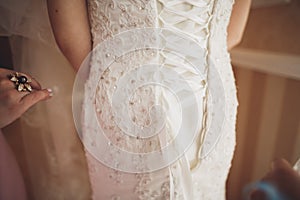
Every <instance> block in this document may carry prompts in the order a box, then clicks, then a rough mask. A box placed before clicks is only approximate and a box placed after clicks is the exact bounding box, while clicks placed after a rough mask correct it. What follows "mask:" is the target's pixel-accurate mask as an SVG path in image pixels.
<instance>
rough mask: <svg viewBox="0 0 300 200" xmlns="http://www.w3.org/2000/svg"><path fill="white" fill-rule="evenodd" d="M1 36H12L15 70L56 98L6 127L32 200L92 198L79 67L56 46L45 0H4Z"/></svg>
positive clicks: (0, 2) (0, 6)
mask: <svg viewBox="0 0 300 200" xmlns="http://www.w3.org/2000/svg"><path fill="white" fill-rule="evenodd" d="M0 36H6V37H9V40H10V44H11V50H12V59H13V64H14V66H13V67H14V70H16V71H21V72H25V73H28V74H30V75H32V76H33V77H34V78H36V79H37V80H39V81H40V83H41V84H42V86H43V87H45V88H51V89H53V91H54V97H53V98H52V99H51V100H49V101H48V102H42V103H39V104H38V105H36V106H34V107H33V108H32V109H30V110H29V111H28V112H26V113H25V114H24V116H22V117H21V118H20V119H19V120H18V121H16V122H15V123H13V124H12V125H10V126H9V127H7V128H6V129H5V130H4V132H5V136H6V138H7V140H8V142H9V143H10V145H11V146H12V148H13V151H14V152H15V154H16V157H17V160H18V163H19V164H20V166H21V170H22V173H23V175H24V179H25V184H26V187H27V188H26V189H27V192H28V198H29V199H37V200H41V199H51V200H55V199H89V198H90V193H91V191H90V186H89V180H88V171H87V166H86V161H85V156H84V151H83V148H82V145H81V143H80V141H79V139H78V136H77V132H76V130H75V126H74V122H73V118H72V109H71V101H72V87H73V81H74V78H75V73H74V70H73V69H72V68H71V66H70V64H69V63H68V62H67V61H66V59H65V58H64V56H63V55H62V54H61V52H60V51H59V49H58V48H57V46H56V44H55V40H54V37H53V34H52V30H51V26H50V23H49V19H48V13H47V5H46V0H0Z"/></svg>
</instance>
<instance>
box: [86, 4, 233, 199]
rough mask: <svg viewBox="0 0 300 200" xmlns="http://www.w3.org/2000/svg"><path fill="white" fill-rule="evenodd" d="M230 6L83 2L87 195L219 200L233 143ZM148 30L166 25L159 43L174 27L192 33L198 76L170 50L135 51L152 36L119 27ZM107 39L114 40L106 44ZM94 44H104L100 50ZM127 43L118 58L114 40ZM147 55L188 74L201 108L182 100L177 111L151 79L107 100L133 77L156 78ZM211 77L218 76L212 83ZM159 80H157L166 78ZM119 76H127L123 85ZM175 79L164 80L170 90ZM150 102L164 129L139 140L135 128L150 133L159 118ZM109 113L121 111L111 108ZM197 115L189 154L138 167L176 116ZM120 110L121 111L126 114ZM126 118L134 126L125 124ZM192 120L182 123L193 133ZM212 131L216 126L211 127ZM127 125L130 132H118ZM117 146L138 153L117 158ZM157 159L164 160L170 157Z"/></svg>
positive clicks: (170, 132) (174, 125)
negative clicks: (89, 49)
mask: <svg viewBox="0 0 300 200" xmlns="http://www.w3.org/2000/svg"><path fill="white" fill-rule="evenodd" d="M232 3H233V2H232V0H223V1H221V0H139V1H137V0H122V1H119V0H89V1H88V10H89V15H90V24H91V32H92V37H93V44H94V45H93V46H94V48H95V50H94V51H93V53H92V54H91V57H90V58H91V60H90V63H89V65H90V73H89V77H88V80H87V82H86V84H85V95H84V104H83V117H82V122H83V123H82V138H83V140H85V141H86V142H85V147H86V156H87V161H88V166H89V174H90V181H91V185H92V190H93V199H130V200H132V199H186V200H190V199H214V200H215V199H224V198H225V184H226V178H227V175H228V172H229V169H230V166H231V160H232V156H233V152H234V146H235V119H236V107H237V100H236V88H235V84H234V77H233V73H232V69H231V65H230V59H229V54H228V52H227V47H226V38H227V32H226V29H227V25H228V22H229V17H230V13H231V8H232ZM149 27H152V28H155V27H156V28H167V29H168V31H169V32H168V33H167V34H166V35H165V36H166V37H167V39H166V41H170V40H172V39H174V37H172V36H173V35H172V33H171V32H174V33H183V34H185V37H186V36H187V37H189V38H191V39H192V40H193V41H194V42H195V43H196V45H198V46H199V47H200V50H199V52H193V53H196V54H197V55H199V60H200V61H201V65H202V68H201V70H202V71H201V70H200V71H201V76H200V75H199V74H197V73H196V72H195V71H193V69H192V68H189V65H188V64H187V63H185V62H184V60H183V59H180V58H179V57H176V56H174V55H172V54H171V53H169V52H166V51H157V50H153V49H152V48H150V47H147V48H144V49H138V48H137V46H138V44H139V43H145V40H147V39H149V37H148V36H147V31H144V32H143V31H141V32H139V31H138V33H140V34H137V35H134V33H136V32H132V34H127V35H126V34H125V35H122V37H118V36H117V35H118V34H120V33H123V32H124V31H128V30H136V29H137V28H149ZM151 30H152V31H153V29H148V33H149V32H151ZM156 30H157V29H156ZM155 33H156V32H155ZM143 34H144V35H143ZM126 37H127V38H126ZM107 39H108V40H109V39H113V40H110V42H105V41H107ZM155 41H156V40H154V43H155ZM146 43H147V42H146ZM147 44H148V43H147ZM99 45H100V46H101V45H102V46H101V48H99ZM126 45H127V46H126ZM178 45H179V46H180V47H181V48H183V49H187V51H189V48H192V46H189V45H187V44H181V43H178ZM124 46H125V47H126V48H127V50H128V51H127V52H125V54H124V55H121V56H117V54H118V52H117V51H118V50H119V49H120V48H121V47H122V48H123V49H124ZM146 46H147V45H146ZM126 48H125V49H126ZM135 48H137V49H135ZM130 49H135V50H134V51H130ZM121 53H124V52H121ZM181 54H184V53H182V52H181ZM184 56H186V55H184ZM105 60H109V61H111V63H109V64H108V62H109V61H107V62H106V61H105ZM153 62H154V63H156V62H158V63H160V64H162V65H163V67H165V68H166V69H171V70H173V71H175V72H176V73H175V74H180V75H181V76H182V77H183V78H184V80H186V83H188V85H189V86H190V88H192V91H194V94H195V98H196V101H197V102H198V105H199V106H198V107H197V110H189V107H187V108H184V109H185V110H180V106H179V107H178V103H176V102H178V101H177V100H178V99H177V100H176V98H174V97H173V96H174V94H173V93H172V92H167V91H165V90H163V89H161V88H160V87H157V85H155V84H152V85H151V84H150V85H148V86H145V87H138V89H136V91H135V92H134V94H132V96H130V98H128V99H127V100H128V102H127V101H126V99H122V95H121V96H118V97H117V99H118V100H117V101H116V102H115V103H116V104H114V100H115V99H116V97H115V96H114V93H116V92H117V91H122V89H123V91H125V90H126V89H127V90H126V91H127V92H128V91H129V90H130V88H129V87H130V86H129V85H130V84H134V83H136V82H138V83H142V82H141V80H139V79H143V80H144V79H147V80H148V81H153V77H154V76H155V73H154V72H153V73H151V70H152V69H153V68H155V67H153V66H152V68H151V66H150V67H149V65H148V64H149V63H153ZM105 65H107V67H106V66H105ZM99 66H100V67H99ZM141 66H143V67H141ZM196 67H197V66H196ZM147 70H149V71H147ZM146 71H147V72H148V73H146ZM128 74H129V76H128ZM141 74H142V75H141ZM144 74H147V75H144ZM149 74H150V75H149ZM210 74H211V76H210ZM212 74H214V75H216V76H219V80H218V79H217V78H215V77H214V76H213V75H212ZM151 75H152V76H153V77H151ZM160 75H161V74H160ZM163 75H164V74H163ZM124 77H125V78H124ZM126 77H129V79H126ZM166 77H167V76H166ZM166 77H163V78H161V79H160V80H165V79H166ZM156 78H157V77H156ZM167 78H170V76H168V77H167ZM126 80H127V81H128V82H127V83H126V82H124V81H126ZM155 80H158V79H155ZM122 81H123V82H122ZM139 81H140V82H139ZM171 81H172V80H171ZM173 81H176V80H175V79H174V80H173ZM217 81H219V82H220V83H221V87H219V88H218V87H217V86H214V82H217ZM172 84H173V83H172V82H171V84H170V87H172ZM174 84H175V83H174ZM120 88H121V89H120ZM169 89H170V88H169ZM171 89H172V88H171ZM173 89H174V88H173ZM209 89H211V90H216V94H215V95H213V94H211V91H209ZM222 91H223V93H222ZM128 93H129V92H128ZM212 93H214V92H212ZM175 96H176V95H175ZM180 100H181V99H180V98H179V101H180ZM220 102H221V103H220ZM222 102H224V103H223V104H222ZM122 103H123V104H122ZM157 104H159V105H163V107H164V111H166V113H165V115H164V116H166V117H165V118H163V119H161V120H162V121H163V122H165V124H164V126H163V127H162V129H160V130H159V131H160V132H159V134H164V136H163V137H161V136H160V135H159V134H157V135H152V136H151V137H146V138H142V137H140V135H138V134H139V133H140V132H142V130H146V129H147V130H148V132H150V133H151V131H154V129H148V128H149V127H151V126H150V125H151V123H156V125H157V124H159V123H160V122H159V120H157V121H155V120H153V117H154V118H155V117H157V116H158V117H159V116H161V115H162V113H161V112H160V111H159V110H154V111H155V112H152V113H151V111H150V109H149V108H153V107H155V105H157ZM215 105H221V108H220V110H222V109H223V112H221V113H219V112H218V108H217V110H216V107H214V106H215ZM222 106H223V107H222ZM152 111H153V110H152ZM115 112H117V113H118V112H119V113H123V115H118V114H116V115H115V114H114V113H115ZM149 112H150V113H149ZM91 113H94V115H93V114H92V115H91ZM153 113H154V114H153ZM182 113H185V117H184V118H183V119H182V118H180V115H181V114H182ZM195 113H200V114H199V116H197V119H196V120H198V122H199V126H196V129H195V130H196V132H197V134H196V135H195V138H194V140H193V141H194V142H193V143H192V145H191V146H190V148H189V149H188V151H187V152H186V153H185V154H184V155H182V157H181V158H180V159H178V160H176V161H175V162H170V164H169V165H168V166H165V167H161V166H160V165H159V164H157V163H152V164H153V166H152V167H154V168H155V169H156V170H149V167H147V166H145V165H144V164H145V163H144V160H143V159H144V157H143V155H144V154H147V153H149V152H153V151H156V152H160V151H161V150H162V148H164V147H165V146H168V145H169V144H170V143H171V141H172V139H174V132H176V130H178V129H180V127H179V126H180V124H181V123H183V121H185V123H187V124H189V123H188V122H193V121H195V119H194V116H195ZM222 113H223V114H224V116H223V117H221V118H222V120H221V121H217V122H215V120H217V119H218V117H215V116H216V115H218V116H221V115H223V114H222ZM126 114H127V118H123V116H124V115H126ZM151 114H153V115H151ZM150 116H151V117H150ZM164 120H165V121H164ZM131 123H132V124H135V125H134V127H137V128H136V129H130V127H131ZM213 123H217V124H218V123H219V127H221V128H220V129H214V130H210V129H209V127H210V125H211V124H213ZM99 126H100V127H101V129H102V131H103V133H105V136H106V139H105V140H104V139H102V140H101V139H100V141H99V140H95V138H93V137H94V136H95V135H97V134H99V128H98V127H99ZM190 126H192V125H188V127H185V128H186V129H185V131H186V132H190V131H191V132H192V131H193V130H192V129H189V127H190ZM149 130H150V131H149ZM217 130H219V132H218V133H214V132H213V131H217ZM130 131H131V132H132V135H130V134H129V135H128V134H125V132H130ZM135 133H137V134H136V135H135ZM187 135H189V134H188V133H187ZM215 135H217V136H218V137H215ZM175 146H176V145H175ZM113 147H117V148H113ZM123 150H124V151H125V152H133V153H139V154H138V155H139V156H138V157H134V156H133V157H130V156H129V157H126V156H125V161H124V154H122V151H123ZM95 152H98V153H95ZM203 152H204V153H203ZM161 154H163V153H161ZM99 156H100V157H99ZM162 157H163V159H165V158H166V157H168V156H165V157H164V155H163V156H162ZM101 161H102V162H101ZM173 161H174V160H173ZM126 162H127V163H126ZM128 163H129V164H128ZM158 163H159V162H158ZM160 168H161V169H160ZM157 169H159V170H157ZM125 171H127V172H125ZM141 172H142V173H141Z"/></svg>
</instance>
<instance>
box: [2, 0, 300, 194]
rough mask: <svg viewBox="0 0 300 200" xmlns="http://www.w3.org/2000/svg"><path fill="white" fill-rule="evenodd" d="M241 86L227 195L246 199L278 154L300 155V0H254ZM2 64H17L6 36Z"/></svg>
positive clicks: (240, 56) (239, 63)
mask: <svg viewBox="0 0 300 200" xmlns="http://www.w3.org/2000/svg"><path fill="white" fill-rule="evenodd" d="M231 57H232V65H233V68H234V73H235V77H236V84H237V88H238V99H239V108H238V118H237V146H236V151H235V156H234V160H233V166H232V168H231V172H230V175H229V178H228V183H227V199H229V200H236V199H242V196H241V195H242V189H243V187H244V186H245V185H247V184H249V183H250V182H252V181H255V180H258V179H259V178H261V177H262V176H263V175H264V174H265V173H266V172H267V171H268V170H269V168H270V163H271V161H272V160H273V159H274V158H279V157H283V158H285V159H287V160H288V161H289V162H291V163H292V164H294V163H295V162H296V160H297V159H298V158H299V157H300V0H253V2H252V9H251V11H250V16H249V21H248V23H247V26H246V31H245V34H244V37H243V39H242V41H241V43H240V45H238V46H237V47H236V48H234V49H233V50H232V51H231ZM0 65H1V66H12V62H11V55H10V51H9V43H8V40H7V39H6V38H4V37H2V38H1V37H0Z"/></svg>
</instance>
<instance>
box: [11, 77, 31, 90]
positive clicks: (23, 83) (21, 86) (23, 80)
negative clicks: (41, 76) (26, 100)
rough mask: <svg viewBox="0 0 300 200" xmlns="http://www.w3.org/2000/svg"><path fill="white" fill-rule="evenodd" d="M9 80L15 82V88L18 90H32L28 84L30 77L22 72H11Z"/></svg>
mask: <svg viewBox="0 0 300 200" xmlns="http://www.w3.org/2000/svg"><path fill="white" fill-rule="evenodd" d="M9 80H11V81H12V82H13V83H14V84H15V86H16V89H17V90H18V91H19V92H31V91H32V87H31V85H30V83H31V79H30V78H28V77H27V76H26V75H24V74H21V73H19V72H15V73H14V74H11V75H10V76H9Z"/></svg>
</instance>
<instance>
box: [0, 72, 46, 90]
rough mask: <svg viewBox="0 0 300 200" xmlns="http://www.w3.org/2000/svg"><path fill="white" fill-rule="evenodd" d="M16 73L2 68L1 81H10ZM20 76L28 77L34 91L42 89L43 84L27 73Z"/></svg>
mask: <svg viewBox="0 0 300 200" xmlns="http://www.w3.org/2000/svg"><path fill="white" fill-rule="evenodd" d="M15 73H16V72H14V71H11V70H8V69H3V68H0V81H2V80H9V79H10V78H9V77H10V76H12V75H14V74H15ZM19 75H23V76H25V77H27V79H28V81H29V84H30V86H31V87H32V88H33V89H35V90H40V89H41V84H40V83H39V82H38V81H37V80H36V79H34V78H33V77H32V76H30V75H28V74H25V73H19ZM9 81H10V80H9ZM10 85H11V84H10Z"/></svg>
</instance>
